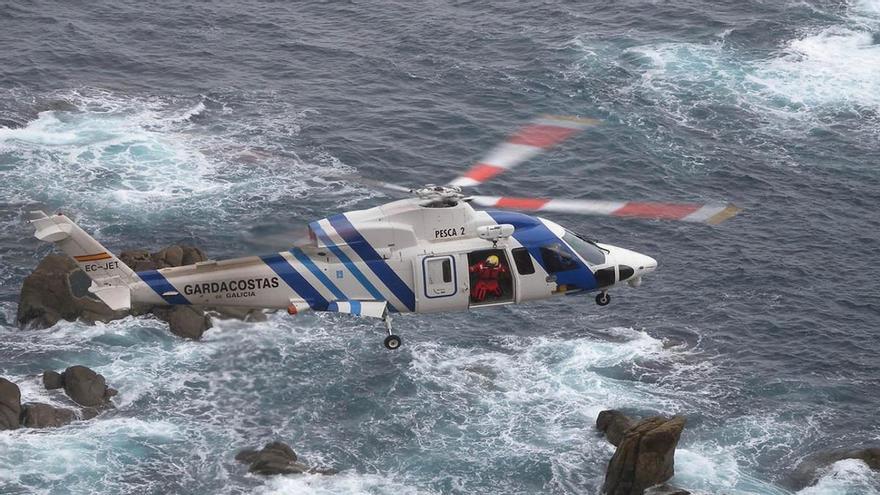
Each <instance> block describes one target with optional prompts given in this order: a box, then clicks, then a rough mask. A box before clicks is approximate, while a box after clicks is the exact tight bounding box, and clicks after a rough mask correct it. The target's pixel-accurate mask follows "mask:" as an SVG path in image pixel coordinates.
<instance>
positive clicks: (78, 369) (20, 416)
mask: <svg viewBox="0 0 880 495" xmlns="http://www.w3.org/2000/svg"><path fill="white" fill-rule="evenodd" d="M43 385H45V386H46V388H47V389H50V390H52V389H57V388H62V387H63V388H64V392H65V393H66V394H67V396H68V397H70V399H71V400H73V401H74V402H76V403H77V404H79V405H81V406H83V409H82V410H81V412H80V415H79V417H81V418H82V419H91V418H93V417H95V416H97V415H98V414H99V413H100V412H101V410H103V409H106V408H107V407H109V406H110V397H113V396H114V395H116V390H114V389H112V388H110V387H108V386H107V382H106V380H104V377H103V376H101V375H99V374H98V373H95V372H94V371H92V370H91V369H89V368H86V367H85V366H71V367H69V368H67V369H66V370H64V372H63V373H57V372H54V371H45V372H43ZM75 419H77V413H76V412H74V411H72V410H70V409H65V408H63V407H55V406H53V405H50V404H43V403H40V402H29V403H25V404H21V391H20V389H19V388H18V385H16V384H14V383H12V382H10V381H9V380H7V379H5V378H0V430H11V429H15V428H18V427H19V426H26V427H28V428H56V427H59V426H64V425H66V424H68V423H70V422H71V421H73V420H75Z"/></svg>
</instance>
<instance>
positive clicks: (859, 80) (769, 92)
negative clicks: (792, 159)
mask: <svg viewBox="0 0 880 495" xmlns="http://www.w3.org/2000/svg"><path fill="white" fill-rule="evenodd" d="M747 78H748V80H749V81H751V82H753V83H755V84H757V85H758V87H760V88H761V89H762V91H761V94H762V95H763V96H764V97H765V98H767V101H768V103H770V102H772V101H773V98H774V97H777V96H778V97H781V98H783V99H784V100H785V104H786V105H794V106H795V107H796V108H798V107H800V106H802V107H804V108H806V109H813V108H816V107H823V106H824V107H829V106H832V107H833V106H837V107H841V108H849V109H858V108H859V107H866V108H872V109H874V110H880V45H878V44H875V43H874V39H873V35H872V33H871V32H869V31H867V30H864V29H850V28H845V27H837V26H835V27H830V28H827V29H823V30H821V31H819V32H816V33H812V34H807V35H804V36H802V37H800V38H798V39H795V40H792V41H790V42H789V43H788V44H787V45H786V46H785V47H783V48H782V50H781V52H780V54H779V55H778V56H776V57H773V58H770V59H768V60H766V61H762V62H759V63H758V64H756V67H755V69H754V71H752V72H751V73H750V74H749V75H748V76H747Z"/></svg>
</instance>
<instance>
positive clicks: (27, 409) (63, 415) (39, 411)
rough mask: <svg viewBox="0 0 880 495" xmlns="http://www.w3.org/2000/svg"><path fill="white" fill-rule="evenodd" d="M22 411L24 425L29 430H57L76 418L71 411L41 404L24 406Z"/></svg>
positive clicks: (35, 403)
mask: <svg viewBox="0 0 880 495" xmlns="http://www.w3.org/2000/svg"><path fill="white" fill-rule="evenodd" d="M22 410H23V411H22V424H23V425H24V426H26V427H28V428H57V427H59V426H64V425H66V424H68V423H70V422H71V421H73V420H74V419H75V418H76V415H75V414H74V412H73V411H71V410H70V409H64V408H60V407H54V406H50V405H49V404H42V403H39V402H33V403H27V404H24V405H23V406H22Z"/></svg>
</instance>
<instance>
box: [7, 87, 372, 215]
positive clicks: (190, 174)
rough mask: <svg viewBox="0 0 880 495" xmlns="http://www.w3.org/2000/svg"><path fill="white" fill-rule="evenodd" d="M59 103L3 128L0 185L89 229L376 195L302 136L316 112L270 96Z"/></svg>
mask: <svg viewBox="0 0 880 495" xmlns="http://www.w3.org/2000/svg"><path fill="white" fill-rule="evenodd" d="M7 96H9V97H12V96H16V97H17V98H20V96H21V95H18V94H16V95H12V94H10V95H7ZM54 100H59V101H64V102H66V104H65V105H59V106H60V107H61V109H56V110H45V111H42V112H40V113H39V114H38V115H37V117H36V118H35V119H33V120H31V121H29V122H27V124H26V125H25V126H23V127H21V128H16V129H7V128H0V155H2V156H5V157H6V159H5V162H6V163H8V165H7V166H6V169H7V170H6V171H5V177H6V179H7V180H5V181H4V182H3V184H0V194H2V196H3V197H4V201H10V202H15V203H21V204H39V205H47V207H49V208H50V209H51V208H54V207H61V208H64V211H65V212H67V213H73V214H77V215H78V216H79V217H80V218H79V220H81V221H82V224H83V225H84V226H85V227H86V228H90V229H94V228H95V227H98V226H99V225H101V224H102V223H103V222H106V221H112V222H113V223H114V224H119V223H124V224H126V225H131V226H132V227H134V226H138V225H141V226H144V225H150V224H155V223H156V222H157V221H159V222H161V221H162V220H164V221H169V220H170V219H174V218H177V217H179V216H180V214H181V212H186V215H187V216H191V215H192V214H193V212H197V214H199V215H202V216H210V217H212V218H214V219H216V220H224V219H227V220H231V219H234V220H235V221H239V222H241V223H243V224H248V223H253V222H254V221H260V220H265V219H264V218H263V217H261V216H260V211H261V210H264V209H266V208H271V205H277V204H279V203H282V204H296V199H297V198H301V197H303V196H306V195H310V194H315V195H321V196H324V197H325V198H326V200H327V201H333V200H334V198H338V202H339V203H341V204H342V205H343V206H344V205H345V204H349V203H351V202H353V201H354V202H356V201H358V200H362V199H363V198H365V197H370V196H371V195H372V194H371V193H369V192H366V193H365V191H363V190H362V189H361V188H357V187H355V186H353V185H352V184H348V183H346V182H345V181H343V180H341V179H340V178H339V177H342V176H345V175H349V174H351V173H352V172H353V169H352V168H351V167H348V166H347V165H345V164H343V163H341V162H340V161H339V160H338V159H336V158H335V157H333V156H332V155H330V154H328V153H327V152H326V151H322V150H312V149H311V148H309V147H301V146H300V145H299V144H298V143H297V136H298V134H299V131H300V129H301V126H302V125H303V123H304V122H305V121H306V119H307V118H308V116H309V115H310V114H312V113H313V112H311V111H310V110H308V109H305V110H298V109H291V108H290V107H289V105H287V104H283V105H281V106H280V107H277V106H276V107H272V106H266V105H270V104H271V103H272V102H271V98H267V97H265V96H264V95H250V94H239V93H236V94H226V93H222V94H216V95H207V96H199V97H161V98H160V97H149V98H144V97H139V98H131V97H129V96H128V95H125V94H120V93H115V92H111V91H107V90H100V89H92V88H86V89H79V90H75V91H68V92H59V93H57V94H54V95H53V101H54ZM250 105H256V106H258V108H249V106H250ZM306 178H307V179H306ZM322 213H323V212H322ZM322 216H323V215H322Z"/></svg>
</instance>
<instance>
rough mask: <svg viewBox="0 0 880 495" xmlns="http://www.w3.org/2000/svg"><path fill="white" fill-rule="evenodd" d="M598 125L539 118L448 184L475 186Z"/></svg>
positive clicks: (587, 121)
mask: <svg viewBox="0 0 880 495" xmlns="http://www.w3.org/2000/svg"><path fill="white" fill-rule="evenodd" d="M598 123H599V121H598V120H595V119H581V118H577V117H566V116H559V115H544V116H542V117H539V118H537V119H535V120H533V121H532V122H531V123H529V124H528V125H526V126H524V127H522V128H520V129H519V130H518V131H517V132H516V133H515V134H513V135H512V136H510V137H509V138H508V139H507V141H505V142H503V143H501V144H499V145H498V146H496V147H495V148H493V149H492V150H491V151H490V152H489V154H487V155H486V156H485V157H484V158H483V159H482V160H480V161H479V162H477V164H476V165H474V166H473V167H471V169H470V170H468V171H467V172H465V173H464V175H462V176H460V177H458V178H456V179H455V180H453V181H452V182H450V183H449V185H451V186H458V187H469V186H476V185H477V184H480V183H483V182H485V181H487V180H489V179H491V178H493V177H495V176H496V175H498V174H500V173H501V172H504V171H505V170H509V169H511V168H513V167H515V166H517V165H519V164H520V163H522V162H524V161H526V160H529V159H531V158H533V157H534V156H536V155H538V154H540V153H542V152H544V151H546V150H548V149H550V148H552V147H553V146H556V145H557V144H559V143H561V142H563V141H565V140H566V139H568V138H569V137H571V136H573V135H574V134H576V133H578V132H580V131H582V130H584V129H586V128H587V127H593V126H595V125H597V124H598Z"/></svg>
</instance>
